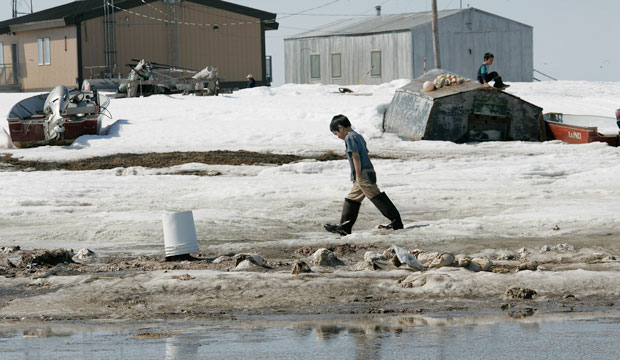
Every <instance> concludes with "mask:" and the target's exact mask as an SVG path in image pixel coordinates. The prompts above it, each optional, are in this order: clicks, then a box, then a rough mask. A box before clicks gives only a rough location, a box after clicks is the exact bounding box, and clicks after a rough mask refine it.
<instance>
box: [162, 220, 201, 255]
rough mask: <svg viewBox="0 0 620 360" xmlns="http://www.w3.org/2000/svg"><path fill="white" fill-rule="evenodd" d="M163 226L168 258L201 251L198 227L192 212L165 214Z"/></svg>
mask: <svg viewBox="0 0 620 360" xmlns="http://www.w3.org/2000/svg"><path fill="white" fill-rule="evenodd" d="M163 224H164V245H165V253H166V257H170V256H176V255H186V254H190V253H197V252H198V251H199V250H198V238H197V236H196V225H195V224H194V216H193V215H192V212H191V211H182V212H174V213H167V214H164V218H163Z"/></svg>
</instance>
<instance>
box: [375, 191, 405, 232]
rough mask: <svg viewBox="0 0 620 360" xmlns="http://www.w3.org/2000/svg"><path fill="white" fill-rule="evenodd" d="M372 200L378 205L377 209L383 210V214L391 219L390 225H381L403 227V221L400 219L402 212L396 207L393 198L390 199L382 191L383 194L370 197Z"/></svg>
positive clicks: (395, 228)
mask: <svg viewBox="0 0 620 360" xmlns="http://www.w3.org/2000/svg"><path fill="white" fill-rule="evenodd" d="M370 201H372V203H373V204H375V206H376V207H377V209H379V211H381V214H383V216H385V217H386V218H388V220H390V223H389V224H388V225H385V226H379V227H381V228H384V229H393V230H400V229H402V228H403V222H402V220H401V219H400V213H399V212H398V209H396V206H394V203H392V200H390V198H389V197H388V196H387V194H386V193H384V192H382V193H381V194H379V195H377V196H375V197H374V198H372V199H370Z"/></svg>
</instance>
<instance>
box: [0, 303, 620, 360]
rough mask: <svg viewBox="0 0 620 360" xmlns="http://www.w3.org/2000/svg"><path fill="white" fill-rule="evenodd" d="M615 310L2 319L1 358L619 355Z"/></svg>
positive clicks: (619, 318)
mask: <svg viewBox="0 0 620 360" xmlns="http://www.w3.org/2000/svg"><path fill="white" fill-rule="evenodd" d="M619 340H620V315H618V314H613V315H609V314H600V313H599V314H571V315H565V316H558V315H548V316H542V315H541V316H539V315H535V316H532V317H528V318H525V319H511V318H509V317H507V316H477V317H457V318H450V317H428V316H381V317H357V318H333V317H332V318H326V319H320V318H314V319H299V318H297V319H282V320H278V321H238V320H237V321H216V322H205V323H187V322H185V323H164V322H161V323H141V324H137V325H136V324H135V323H132V324H127V323H125V324H119V323H103V324H102V323H96V324H93V323H53V324H49V323H38V324H22V323H13V324H6V323H4V324H2V326H1V327H0V359H28V360H31V359H46V360H47V359H88V360H95V359H153V360H155V359H162V360H167V359H207V358H210V359H213V358H215V359H369V360H370V359H391V360H392V359H566V358H570V359H620V341H619Z"/></svg>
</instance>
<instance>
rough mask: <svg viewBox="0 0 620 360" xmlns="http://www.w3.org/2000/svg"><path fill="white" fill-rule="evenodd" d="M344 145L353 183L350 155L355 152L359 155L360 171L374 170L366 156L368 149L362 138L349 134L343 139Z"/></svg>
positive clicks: (353, 174)
mask: <svg viewBox="0 0 620 360" xmlns="http://www.w3.org/2000/svg"><path fill="white" fill-rule="evenodd" d="M344 143H345V145H346V146H347V150H346V153H347V158H348V159H349V165H350V166H351V181H355V165H353V155H352V154H351V153H353V152H356V153H358V154H359V155H360V162H361V163H362V170H365V169H374V168H373V166H372V163H371V162H370V157H369V156H368V148H366V140H364V137H363V136H362V135H360V134H358V133H356V132H355V131H351V132H349V134H347V136H346V137H345V138H344Z"/></svg>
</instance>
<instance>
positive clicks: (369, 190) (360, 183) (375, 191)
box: [347, 169, 381, 202]
mask: <svg viewBox="0 0 620 360" xmlns="http://www.w3.org/2000/svg"><path fill="white" fill-rule="evenodd" d="M370 178H372V179H376V178H377V176H376V175H375V170H374V169H365V170H362V175H361V176H360V178H359V179H355V182H354V183H353V187H352V188H351V191H350V192H349V195H347V199H349V200H353V201H355V202H362V200H364V197H367V198H369V199H372V198H374V197H375V196H377V195H379V194H381V190H379V187H378V186H377V184H376V183H374V184H373V183H372V182H371V181H370Z"/></svg>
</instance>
